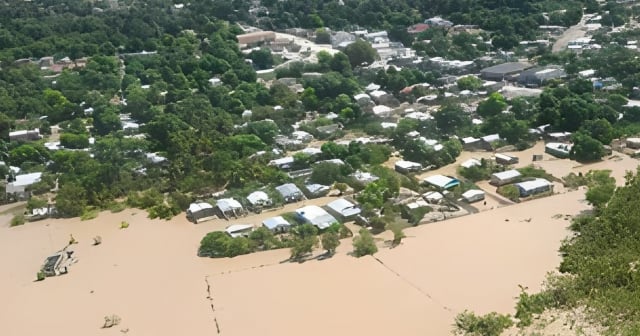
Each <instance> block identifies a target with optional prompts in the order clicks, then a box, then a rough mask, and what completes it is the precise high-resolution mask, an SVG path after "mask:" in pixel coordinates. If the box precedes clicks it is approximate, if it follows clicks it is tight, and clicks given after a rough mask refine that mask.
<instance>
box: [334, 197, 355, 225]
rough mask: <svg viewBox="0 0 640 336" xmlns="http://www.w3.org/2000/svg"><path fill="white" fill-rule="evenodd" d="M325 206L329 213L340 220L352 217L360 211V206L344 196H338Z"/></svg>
mask: <svg viewBox="0 0 640 336" xmlns="http://www.w3.org/2000/svg"><path fill="white" fill-rule="evenodd" d="M326 208H327V210H328V211H329V213H330V214H332V215H334V216H335V217H336V218H340V219H341V220H342V221H347V220H351V219H354V218H355V217H356V216H357V215H359V214H360V212H361V210H360V208H359V207H358V206H357V205H356V204H354V203H352V202H350V201H348V200H346V199H344V198H339V199H337V200H335V201H332V202H330V203H329V204H327V207H326Z"/></svg>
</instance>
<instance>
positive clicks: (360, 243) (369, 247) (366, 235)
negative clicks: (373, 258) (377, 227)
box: [353, 228, 378, 258]
mask: <svg viewBox="0 0 640 336" xmlns="http://www.w3.org/2000/svg"><path fill="white" fill-rule="evenodd" d="M358 233H359V235H358V236H357V237H355V238H353V248H354V250H353V254H354V255H355V256H356V257H358V258H359V257H363V256H366V255H373V254H375V253H376V252H378V247H377V246H376V242H375V241H374V240H373V236H372V235H371V232H369V230H367V229H364V228H363V229H360V231H359V232H358Z"/></svg>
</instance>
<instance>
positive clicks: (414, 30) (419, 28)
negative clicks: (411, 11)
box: [407, 23, 429, 34]
mask: <svg viewBox="0 0 640 336" xmlns="http://www.w3.org/2000/svg"><path fill="white" fill-rule="evenodd" d="M427 29H429V25H428V24H426V23H418V24H414V25H413V26H411V27H409V28H407V33H409V34H418V33H422V32H423V31H425V30H427Z"/></svg>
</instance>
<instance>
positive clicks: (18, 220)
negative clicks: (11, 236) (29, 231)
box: [9, 214, 26, 227]
mask: <svg viewBox="0 0 640 336" xmlns="http://www.w3.org/2000/svg"><path fill="white" fill-rule="evenodd" d="M25 221H26V220H25V218H24V215H23V214H17V215H15V216H13V218H11V223H10V224H9V226H11V227H14V226H18V225H23V224H24V223H25Z"/></svg>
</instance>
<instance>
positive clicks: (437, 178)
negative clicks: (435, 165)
mask: <svg viewBox="0 0 640 336" xmlns="http://www.w3.org/2000/svg"><path fill="white" fill-rule="evenodd" d="M422 182H423V183H426V184H430V185H432V186H434V187H437V188H439V189H443V190H444V189H451V188H453V187H456V186H458V185H460V181H458V179H455V178H453V177H449V176H444V175H431V176H429V177H427V178H425V179H424V180H423V181H422Z"/></svg>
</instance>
